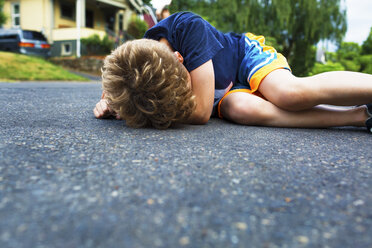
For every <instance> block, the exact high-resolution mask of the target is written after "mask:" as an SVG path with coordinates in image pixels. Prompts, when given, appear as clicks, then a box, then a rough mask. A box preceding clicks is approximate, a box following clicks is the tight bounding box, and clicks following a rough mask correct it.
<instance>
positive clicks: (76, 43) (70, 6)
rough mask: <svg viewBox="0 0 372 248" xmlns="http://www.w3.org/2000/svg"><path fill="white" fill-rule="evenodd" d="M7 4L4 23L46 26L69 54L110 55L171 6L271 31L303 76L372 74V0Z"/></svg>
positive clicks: (0, 0)
mask: <svg viewBox="0 0 372 248" xmlns="http://www.w3.org/2000/svg"><path fill="white" fill-rule="evenodd" d="M0 10H1V12H0V26H3V27H4V28H11V27H13V28H14V27H16V28H22V29H32V30H36V31H40V32H42V33H43V34H44V35H45V36H46V37H47V39H48V41H49V42H50V43H51V52H52V57H57V58H64V61H65V59H66V58H72V59H75V58H79V57H80V56H97V55H99V56H103V57H104V56H105V55H107V54H108V53H109V52H110V51H111V50H112V49H113V48H115V47H117V46H119V45H121V44H122V43H124V42H125V41H127V40H130V39H137V38H141V37H142V36H143V34H144V32H145V31H146V30H147V29H148V28H151V27H152V26H153V25H155V24H156V23H157V22H158V21H160V20H161V19H163V18H166V17H167V16H169V15H170V14H172V13H175V12H177V11H193V12H195V13H197V14H199V15H201V16H202V17H203V18H204V19H206V20H207V21H209V22H210V23H211V24H212V25H213V26H215V27H216V28H217V29H219V30H221V31H223V32H231V31H233V32H237V33H244V32H252V33H255V34H257V35H264V36H265V38H266V43H267V44H269V45H271V46H274V47H275V48H276V49H277V50H278V52H280V53H282V54H283V55H284V56H285V57H286V58H287V59H288V61H289V64H290V66H291V68H292V71H293V73H294V74H295V75H297V76H309V75H313V74H317V73H321V72H325V71H333V70H349V71H358V72H364V73H370V74H372V32H371V27H372V15H371V14H370V13H372V1H371V0H306V1H305V0H0ZM40 10H42V11H41V12H40ZM40 13H42V15H41V14H40ZM98 67H99V66H98Z"/></svg>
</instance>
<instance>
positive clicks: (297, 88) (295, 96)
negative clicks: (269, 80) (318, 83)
mask: <svg viewBox="0 0 372 248" xmlns="http://www.w3.org/2000/svg"><path fill="white" fill-rule="evenodd" d="M274 94H275V98H274V99H273V101H272V102H273V104H275V105H276V106H278V107H279V108H281V109H284V110H288V111H298V110H302V109H303V108H304V107H307V106H308V105H309V104H311V103H310V101H311V96H310V91H309V90H308V89H307V87H306V84H304V83H301V82H293V83H291V84H289V85H287V86H285V87H278V88H277V89H276V91H275V93H274Z"/></svg>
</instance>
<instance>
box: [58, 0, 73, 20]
mask: <svg viewBox="0 0 372 248" xmlns="http://www.w3.org/2000/svg"><path fill="white" fill-rule="evenodd" d="M61 17H62V18H65V19H69V20H75V6H74V5H72V4H67V3H63V4H61Z"/></svg>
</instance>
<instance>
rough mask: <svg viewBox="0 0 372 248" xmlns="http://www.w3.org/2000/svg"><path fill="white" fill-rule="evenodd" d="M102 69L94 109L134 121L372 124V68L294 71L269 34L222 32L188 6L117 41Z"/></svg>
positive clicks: (166, 124) (163, 123) (103, 114)
mask: <svg viewBox="0 0 372 248" xmlns="http://www.w3.org/2000/svg"><path fill="white" fill-rule="evenodd" d="M102 72H103V74H102V85H103V92H104V93H103V94H102V99H101V100H100V101H99V102H98V103H97V105H96V107H95V109H94V115H95V116H96V117H97V118H106V117H109V116H111V115H114V116H117V118H121V119H124V120H125V121H126V123H127V125H129V126H131V127H144V126H153V127H156V128H160V129H164V128H167V127H169V126H170V125H171V124H172V123H175V122H183V123H190V124H205V123H207V122H208V120H209V119H210V117H211V116H219V117H220V118H225V119H228V120H230V121H233V122H236V123H240V124H244V125H262V126H273V127H308V128H320V127H335V126H359V127H363V126H366V127H367V128H368V130H369V131H371V132H372V104H371V103H372V75H369V74H363V73H356V72H343V71H342V72H327V73H322V74H319V75H315V76H311V77H304V78H299V77H295V76H294V75H293V74H292V73H291V70H290V67H289V65H288V63H287V60H286V59H285V58H284V57H283V56H282V55H281V54H280V53H277V52H276V50H275V49H274V48H272V47H270V46H266V45H265V44H264V37H262V36H255V35H253V34H251V33H246V34H234V33H228V34H224V33H222V32H220V31H218V30H216V29H215V28H214V27H212V26H211V25H210V24H209V23H208V22H207V21H205V20H203V19H202V18H201V17H200V16H198V15H195V14H193V13H190V12H180V13H176V14H173V15H171V16H170V17H168V18H166V19H164V20H162V21H161V22H159V23H158V24H157V25H155V26H154V27H152V28H151V29H149V30H148V31H147V32H146V34H145V36H144V39H140V40H134V41H129V42H126V43H125V44H123V45H121V46H120V47H118V48H117V49H116V50H115V51H113V52H112V54H111V55H109V56H107V57H106V59H105V62H104V66H103V69H102ZM368 103H370V104H368ZM320 104H328V105H335V106H357V107H354V108H351V109H342V110H341V109H339V108H337V109H336V108H331V107H324V106H318V105H320Z"/></svg>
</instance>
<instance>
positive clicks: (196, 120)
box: [190, 114, 210, 125]
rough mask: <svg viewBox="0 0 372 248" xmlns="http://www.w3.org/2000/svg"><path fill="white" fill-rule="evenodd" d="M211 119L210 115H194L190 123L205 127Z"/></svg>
mask: <svg viewBox="0 0 372 248" xmlns="http://www.w3.org/2000/svg"><path fill="white" fill-rule="evenodd" d="M209 119H210V114H194V115H193V116H191V118H190V123H191V124H195V125H205V124H207V123H208V121H209Z"/></svg>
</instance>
